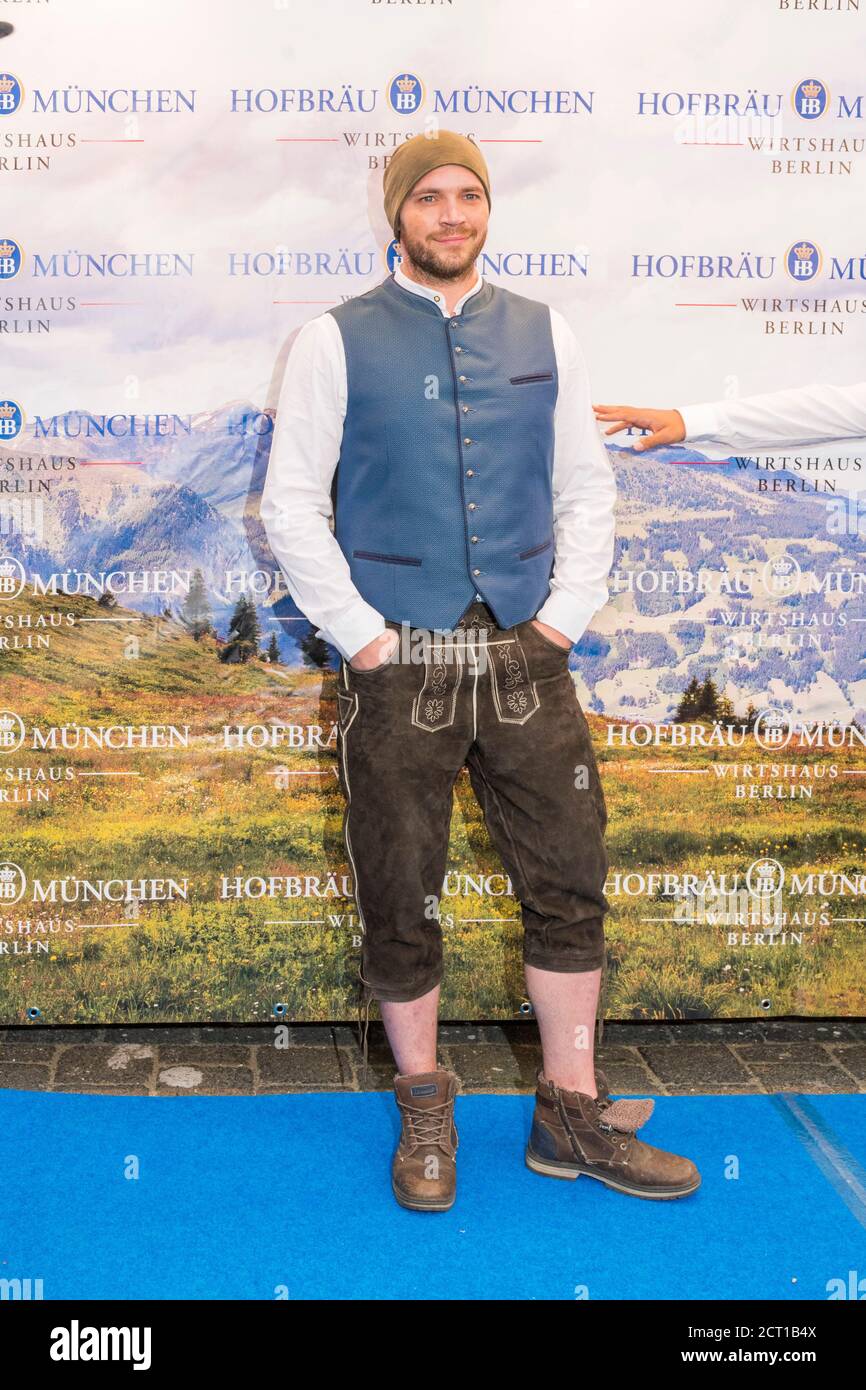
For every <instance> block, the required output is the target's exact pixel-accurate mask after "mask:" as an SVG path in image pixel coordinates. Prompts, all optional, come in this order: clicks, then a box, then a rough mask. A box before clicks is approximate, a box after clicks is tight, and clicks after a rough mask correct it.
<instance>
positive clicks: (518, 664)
mask: <svg viewBox="0 0 866 1390" xmlns="http://www.w3.org/2000/svg"><path fill="white" fill-rule="evenodd" d="M487 655H488V663H489V667H490V671H491V674H492V677H493V679H492V688H493V703H494V705H495V706H496V715H497V718H498V719H499V722H500V723H501V724H525V723H526V721H527V719H531V718H532V716H533V714H534V713H535V711H536V710H537V709H539V708H540V705H541V701H540V700H539V698H538V691H537V690H536V688H535V682H534V681H533V680H532V679H531V676H530V672H529V662H528V660H527V657H526V653H525V651H524V650H523V645H522V643H521V641H520V638H519V637H515V638H513V640H511V641H506V642H488V644H487Z"/></svg>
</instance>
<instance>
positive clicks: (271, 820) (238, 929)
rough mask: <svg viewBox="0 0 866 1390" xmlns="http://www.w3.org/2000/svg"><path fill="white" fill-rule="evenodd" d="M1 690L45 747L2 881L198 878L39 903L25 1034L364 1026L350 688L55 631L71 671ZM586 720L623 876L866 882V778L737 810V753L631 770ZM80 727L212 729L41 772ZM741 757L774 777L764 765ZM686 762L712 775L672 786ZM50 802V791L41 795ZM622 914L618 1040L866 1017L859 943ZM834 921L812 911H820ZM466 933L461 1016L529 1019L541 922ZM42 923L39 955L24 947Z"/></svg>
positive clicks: (16, 956)
mask: <svg viewBox="0 0 866 1390" xmlns="http://www.w3.org/2000/svg"><path fill="white" fill-rule="evenodd" d="M15 606H16V609H17V610H18V611H21V609H22V607H24V608H28V607H29V609H30V610H31V611H32V613H33V615H34V616H35V615H37V614H39V613H45V612H47V611H48V607H49V605H48V604H47V603H46V601H45V600H35V599H33V598H32V597H31V598H30V599H27V598H26V597H25V598H23V599H22V600H19V601H16V605H15ZM50 606H51V607H53V608H57V607H59V604H58V602H57V601H56V600H52V602H51V605H50ZM63 609H64V611H70V612H74V613H75V614H76V615H77V617H78V618H79V619H94V618H98V617H104V616H105V610H104V609H102V608H100V607H99V606H98V605H97V604H96V603H95V602H94V601H93V600H91V599H87V598H69V599H66V598H64V600H63ZM112 615H113V616H114V617H115V618H117V617H122V616H133V617H140V615H137V614H136V615H133V614H131V612H130V611H129V610H123V609H114V610H112ZM7 635H8V632H7ZM0 690H2V695H0V706H2V707H3V708H7V709H11V710H14V711H15V713H17V714H18V715H19V716H20V717H21V719H23V721H24V723H25V724H26V725H27V726H28V741H27V743H26V744H25V746H24V747H23V748H21V749H19V750H18V751H16V752H3V753H0V789H2V797H3V799H2V800H0V817H2V831H3V834H2V843H0V860H2V861H7V860H9V861H12V862H13V863H15V864H17V865H19V866H20V867H21V868H22V869H23V870H24V872H25V874H26V875H27V879H28V884H29V885H31V886H32V883H33V881H34V880H42V881H45V880H48V879H54V880H57V879H62V878H65V877H77V878H87V879H90V880H100V879H108V878H118V879H124V880H125V879H133V880H138V879H142V878H144V879H162V880H165V879H176V880H183V879H186V880H188V881H189V899H188V901H179V900H174V901H162V902H143V903H142V904H141V905H140V910H139V912H138V915H137V916H136V917H129V916H128V909H127V908H126V907H125V905H124V904H122V903H106V902H102V903H100V902H90V903H80V902H79V903H67V904H65V905H64V904H55V905H54V906H49V905H37V904H35V903H34V902H33V901H32V899H31V897H30V892H29V888H28V893H27V895H25V898H24V899H23V900H22V901H20V902H19V903H18V904H16V905H15V906H5V907H4V908H3V910H2V912H0V1023H7V1024H8V1023H15V1022H21V1021H23V1020H24V1019H25V1018H26V1016H27V1010H28V1009H31V1008H37V1009H38V1010H39V1011H40V1018H41V1020H42V1021H43V1022H45V1023H121V1022H124V1023H131V1022H160V1021H187V1020H189V1021H229V1020H232V1021H242V1020H250V1021H256V1020H266V1019H270V1018H272V1017H273V1011H274V1008H275V1006H276V1005H278V1004H283V1005H285V1006H286V1009H287V1015H288V1017H290V1018H294V1019H297V1020H317V1019H318V1020H331V1019H343V1018H347V1019H353V1018H354V1017H355V1006H356V995H355V988H356V979H357V963H358V950H357V947H356V946H355V945H353V941H352V938H353V935H356V934H357V931H358V921H357V915H356V913H355V910H354V902H353V899H352V896H351V874H350V869H349V865H348V862H347V858H346V854H345V848H344V844H343V839H342V819H343V809H344V803H343V798H342V793H341V791H340V787H339V783H338V780H337V775H336V736H335V734H336V730H335V718H336V672H332V671H327V672H324V673H323V672H321V671H320V670H318V669H314V668H305V669H300V670H298V669H289V668H285V667H281V666H271V665H269V664H268V663H267V662H265V661H260V660H251V661H250V662H248V663H246V664H245V665H228V664H225V663H223V662H221V661H220V660H219V659H218V644H217V642H216V641H215V640H214V639H213V638H211V637H203V638H202V639H201V640H200V641H199V642H195V641H194V640H193V639H192V638H191V637H190V636H189V635H188V633H187V632H186V630H185V629H184V628H183V627H182V625H181V624H179V623H178V622H176V621H175V620H173V619H166V618H159V619H157V618H155V617H146V618H144V619H142V620H141V621H140V622H134V623H131V624H129V625H126V624H123V623H119V622H95V621H92V622H82V623H81V624H80V625H78V626H76V627H75V628H73V629H60V630H54V631H52V633H51V646H50V649H49V650H48V651H38V650H29V651H28V650H21V651H9V650H7V651H0ZM588 720H589V723H590V727H591V729H592V732H593V736H594V739H595V746H596V752H597V756H598V759H599V764H600V768H601V774H602V779H603V783H604V788H605V795H606V798H607V804H608V810H609V824H608V851H609V856H610V866H611V873H612V874H613V873H614V872H616V871H619V872H626V871H635V872H642V873H650V872H654V871H667V872H670V873H685V872H688V873H694V874H698V875H703V874H705V873H707V872H709V871H712V872H715V873H720V872H722V871H725V872H727V873H729V874H734V873H737V872H739V873H740V874H741V875H742V874H743V873H744V872H745V870H746V869H747V868H748V866H749V865H750V864H751V863H753V861H754V860H756V859H758V858H761V857H763V856H770V857H772V858H775V859H778V860H779V861H780V862H781V863H782V864H783V865H784V866H785V868H786V870H795V871H796V872H798V873H800V874H806V873H808V872H809V871H810V870H812V871H815V872H820V871H822V870H823V871H840V872H848V873H850V874H852V875H853V874H856V873H858V872H860V870H861V869H862V866H863V862H864V855H863V842H864V834H863V830H862V827H863V824H864V817H863V797H864V791H863V788H862V780H863V779H862V778H859V777H856V776H851V777H845V776H842V775H840V776H837V777H836V778H834V779H833V780H832V781H831V780H825V781H823V782H819V783H816V784H815V791H814V796H813V798H812V799H811V800H810V801H807V802H805V803H804V802H801V801H796V800H765V801H761V802H750V801H737V800H736V799H735V798H734V797H733V795H732V790H731V786H730V783H729V782H727V781H726V780H719V779H718V778H717V777H716V776H715V775H714V774H713V772H712V769H711V768H710V770H709V771H707V770H706V769H707V768H708V766H709V765H710V764H711V763H712V762H714V761H716V760H718V759H719V757H720V755H719V753H717V752H710V753H707V752H705V751H701V750H687V751H683V750H679V749H678V750H675V751H673V750H667V749H660V750H652V752H650V751H649V750H640V749H627V750H624V749H622V748H608V747H607V746H606V741H607V736H606V721H605V720H604V719H603V718H600V717H598V716H596V715H588ZM238 723H243V724H245V725H255V726H260V727H263V728H265V729H279V728H281V727H282V726H284V725H289V726H292V727H294V728H296V729H298V730H301V731H302V732H303V733H304V734H306V731H307V730H308V729H309V728H310V726H316V727H318V728H319V729H320V731H321V737H320V740H319V741H318V743H317V742H316V740H313V741H312V743H311V744H309V745H308V746H300V747H293V746H291V743H290V742H288V741H287V742H284V743H283V744H282V745H281V746H278V747H258V748H249V747H245V748H243V749H240V750H238V749H226V748H225V747H224V746H223V728H224V727H225V726H233V725H236V724H238ZM76 724H77V725H80V726H90V727H93V726H97V725H100V724H102V725H104V724H112V725H115V726H125V725H131V726H134V727H136V728H137V727H139V726H141V725H174V726H183V725H189V726H190V746H189V747H187V748H183V747H176V748H170V747H167V748H157V749H148V750H144V749H141V748H131V749H123V750H108V749H81V748H79V749H77V750H74V751H61V750H60V749H54V750H39V751H34V750H33V749H32V747H31V744H30V737H29V729H30V726H31V725H38V726H39V727H40V728H45V727H49V726H67V727H69V726H73V725H76ZM801 756H802V757H806V758H808V759H809V761H814V755H801V754H799V753H798V754H793V755H792V754H786V755H785V758H784V761H786V762H791V761H795V760H796V759H797V758H798V757H801ZM822 756H823V757H824V759H825V760H826V761H832V762H833V763H834V764H835V765H836V766H837V767H838V768H839V769H844V768H851V769H855V768H857V767H858V766H859V765H860V759H859V757H858V754H857V753H856V752H852V751H848V750H845V751H834V752H833V754H832V755H822ZM736 757H737V759H738V760H739V761H751V762H758V761H761V760H763V761H769V759H768V758H767V756H766V755H763V754H761V752H760V750H759V749H757V748H756V747H754V746H753V747H750V748H745V749H742V750H739V751H738V752H737V754H736ZM733 760H734V759H733V757H730V756H728V757H726V758H725V759H724V761H728V762H732V761H733ZM666 764H668V765H669V766H670V768H671V769H673V768H674V767H676V768H677V769H682V768H686V769H690V770H691V771H687V772H681V771H679V772H676V773H675V772H673V770H671V771H670V773H666V772H665V767H666ZM21 767H29V768H30V769H32V770H34V772H35V770H37V769H40V768H41V769H48V768H54V769H58V770H62V769H65V768H71V769H72V770H73V772H74V775H73V776H71V777H64V778H63V779H62V780H59V781H57V782H55V783H50V784H48V785H49V786H50V799H49V800H48V801H47V802H42V801H40V800H38V799H30V800H27V799H26V796H25V795H24V793H25V792H26V786H27V784H26V782H24V783H22V782H21V781H19V780H17V777H16V776H14V775H13V776H12V777H10V776H9V773H10V771H11V772H13V773H15V770H16V769H18V768H21ZM655 769H662V770H661V771H657V770H655ZM118 773H121V774H123V775H119V776H118V775H116V774H118ZM94 774H96V775H94ZM105 774H112V775H105ZM129 774H132V775H129ZM41 785H45V784H42V783H37V782H35V781H34V782H33V783H32V784H31V791H32V789H33V788H35V787H37V786H41ZM16 794H17V799H16ZM485 872H490V873H501V872H502V866H501V863H500V861H499V859H498V856H497V855H496V853H495V852H494V850H493V849H492V847H491V846H490V844H489V841H488V839H487V836H486V832H485V827H484V823H483V819H482V816H481V813H480V810H479V808H478V805H477V803H476V801H475V798H474V795H473V793H472V790H471V787H470V784H469V779H468V775H467V773H466V771H465V769H464V771H463V772H462V773H461V775H460V777H459V779H458V782H457V785H456V788H455V808H454V819H453V822H452V837H451V849H450V861H449V873H452V874H454V873H466V874H468V875H471V876H476V875H479V874H483V873H485ZM223 875H226V876H229V877H230V878H234V877H235V876H236V875H237V876H240V877H241V878H243V879H246V878H256V877H258V876H263V877H269V876H272V875H277V876H289V877H294V876H297V877H298V878H299V879H300V880H301V881H303V880H304V879H305V878H312V879H319V880H320V881H321V883H322V884H326V883H327V882H328V881H329V879H331V880H333V881H334V882H335V883H336V884H337V885H338V887H339V888H340V890H341V891H340V892H338V893H331V894H325V895H324V896H319V897H316V896H307V897H299V896H294V897H283V896H280V897H271V898H267V897H262V898H237V899H222V898H221V897H220V882H221V878H222V876H223ZM343 889H345V891H342V890H343ZM608 897H609V900H610V902H611V905H612V911H611V913H610V914H609V916H608V918H607V940H608V946H609V961H610V972H609V979H608V984H607V997H606V1010H605V1011H606V1016H608V1017H615V1018H654V1019H663V1018H671V1019H677V1018H703V1017H715V1018H725V1017H727V1018H730V1017H751V1016H756V1015H760V1014H768V1015H769V1016H779V1015H784V1014H805V1015H822V1014H842V1015H844V1014H860V1013H863V1011H864V1002H866V1000H864V993H866V990H864V979H863V971H862V952H861V951H860V941H861V939H862V930H863V927H862V925H861V924H859V923H856V922H848V923H842V922H839V921H836V922H833V921H831V922H830V923H828V924H825V925H814V926H806V927H802V928H800V929H799V930H801V931H802V941H792V942H789V943H788V944H782V943H780V942H779V941H776V942H772V941H769V940H768V941H765V942H764V943H762V944H758V943H754V942H752V943H749V944H741V943H730V942H729V941H728V939H727V934H728V931H729V930H731V928H728V927H724V926H719V925H714V924H708V923H705V924H698V923H692V924H683V923H679V922H677V921H676V920H674V914H675V907H676V905H675V903H674V901H673V900H672V899H670V898H664V897H662V896H661V895H660V894H656V895H655V896H653V897H646V896H641V897H637V896H635V897H629V896H627V895H612V894H611V893H610V892H608ZM823 901H824V900H822V899H817V898H814V899H812V898H810V899H806V898H802V899H799V900H797V901H794V900H793V899H792V900H790V901H789V902H788V905H789V906H790V907H792V908H798V909H799V910H800V911H801V912H802V911H805V910H809V911H811V912H814V911H816V910H818V909H819V908H821V906H822V902H823ZM442 914H443V921H444V927H443V929H444V937H445V949H446V975H445V982H444V985H443V995H442V1017H443V1018H453V1019H482V1018H488V1019H500V1018H513V1017H516V1016H518V1014H519V1013H520V1010H521V1005H522V1004H523V1003H524V1001H525V993H524V982H523V975H522V966H521V938H522V928H521V924H520V910H519V904H518V903H517V902H516V901H515V900H514V899H513V898H508V897H490V898H483V897H482V898H478V897H476V896H474V895H460V896H454V897H453V898H444V899H443V901H442ZM829 915H830V916H831V918H832V917H833V916H835V917H837V918H838V917H843V916H844V917H850V918H856V917H857V916H858V915H861V916H866V912H864V903H863V900H862V899H858V898H852V897H848V898H836V899H834V900H832V901H831V902H830V913H829ZM49 917H51V918H53V919H55V920H57V919H62V920H63V921H73V922H74V923H76V926H75V929H74V930H73V931H71V932H66V931H61V932H57V933H54V934H51V935H49V936H47V937H38V936H37V933H36V931H35V930H34V928H35V926H36V923H37V920H38V921H42V922H45V921H46V919H48V918H49ZM475 918H488V919H494V920H492V921H487V922H485V923H484V924H483V925H479V924H478V923H477V922H474V921H470V919H475ZM649 918H653V919H660V920H652V921H650V920H646V919H649ZM27 919H29V920H30V922H31V928H32V929H31V933H30V935H29V936H28V935H27V934H26V933H23V932H22V931H21V930H19V926H18V924H19V923H20V922H22V921H26V920H27ZM28 940H29V941H31V942H35V941H36V940H43V941H44V940H47V941H48V943H49V949H48V950H47V952H43V951H39V950H35V949H34V950H31V951H30V952H29V953H27V951H26V949H25V947H26V943H27V941H28ZM16 943H17V946H18V950H17V952H16V950H15V945H16Z"/></svg>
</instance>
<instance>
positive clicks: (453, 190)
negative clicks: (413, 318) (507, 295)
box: [399, 164, 490, 280]
mask: <svg viewBox="0 0 866 1390" xmlns="http://www.w3.org/2000/svg"><path fill="white" fill-rule="evenodd" d="M489 215H490V208H489V205H488V202H487V194H486V193H485V192H484V185H483V183H482V182H481V180H480V179H479V178H478V177H477V176H476V175H475V174H473V172H472V170H471V169H467V168H465V167H464V166H463V165H462V164H442V165H440V167H439V168H438V169H431V170H430V172H429V173H428V174H425V175H424V177H423V178H420V179H419V180H418V182H417V183H416V184H415V186H414V188H413V189H412V191H411V192H410V193H409V195H408V196H407V198H406V200H405V201H404V203H403V206H402V207H401V208H400V224H399V225H400V252H401V254H402V256H403V258H404V260H408V261H409V262H410V263H411V265H412V266H414V267H415V269H417V270H419V271H421V272H423V273H424V274H426V275H429V276H431V277H432V278H434V279H439V280H459V279H460V278H461V276H463V275H465V274H466V272H467V271H468V270H469V268H470V267H471V265H472V264H473V262H474V261H475V260H476V258H477V256H478V255H479V253H480V251H481V248H482V247H483V245H484V243H485V241H486V240H487V220H488V217H489Z"/></svg>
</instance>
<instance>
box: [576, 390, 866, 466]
mask: <svg viewBox="0 0 866 1390" xmlns="http://www.w3.org/2000/svg"><path fill="white" fill-rule="evenodd" d="M593 409H594V410H595V415H596V419H597V420H601V421H603V422H605V423H607V422H608V421H612V422H613V423H612V424H610V425H609V427H608V428H607V429H606V430H605V434H617V433H618V432H619V431H620V430H623V429H626V428H632V429H641V430H650V431H651V433H650V434H649V435H648V436H644V437H643V438H642V439H638V440H636V442H635V443H634V444H633V445H632V448H634V449H636V450H638V451H640V450H644V449H654V448H657V447H658V446H659V445H660V444H679V443H680V441H681V440H684V439H688V440H689V441H691V442H693V443H696V444H698V443H708V444H716V445H721V446H723V447H730V448H731V449H741V450H745V449H771V448H774V447H776V446H780V447H795V446H797V445H803V444H824V443H830V442H832V441H834V440H837V439H862V438H864V437H866V381H856V382H854V383H853V384H852V385H851V386H824V385H821V384H820V383H818V382H816V383H814V384H813V385H810V386H801V387H799V388H793V389H791V390H785V391H768V392H766V393H764V394H763V395H759V396H743V397H742V398H740V399H734V400H722V401H705V402H703V403H702V404H701V405H690V406H683V407H682V409H680V410H651V409H647V408H644V407H641V406H632V405H597V406H594V407H593Z"/></svg>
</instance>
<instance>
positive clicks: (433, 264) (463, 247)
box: [400, 229, 487, 280]
mask: <svg viewBox="0 0 866 1390" xmlns="http://www.w3.org/2000/svg"><path fill="white" fill-rule="evenodd" d="M457 235H463V233H457ZM465 235H466V240H465V241H464V242H461V243H460V244H459V245H457V244H455V245H454V246H439V245H437V243H436V241H434V240H433V239H432V238H430V237H427V238H421V237H417V238H416V237H410V236H408V235H407V234H406V233H405V232H404V231H402V230H401V233H400V245H401V247H402V249H403V254H404V255H405V256H406V257H407V258H408V259H409V260H410V261H411V262H412V264H413V266H414V267H415V269H416V270H420V271H421V272H422V274H424V275H430V276H432V277H433V278H434V279H436V280H459V279H460V277H461V276H463V275H465V274H466V272H467V270H468V269H469V267H470V266H471V265H472V264H473V262H474V261H475V260H476V259H477V257H478V256H479V254H480V252H481V249H482V247H483V246H484V243H485V241H486V240H487V231H486V229H485V230H484V231H483V232H473V231H471V230H468V231H467V232H466V233H465Z"/></svg>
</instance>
